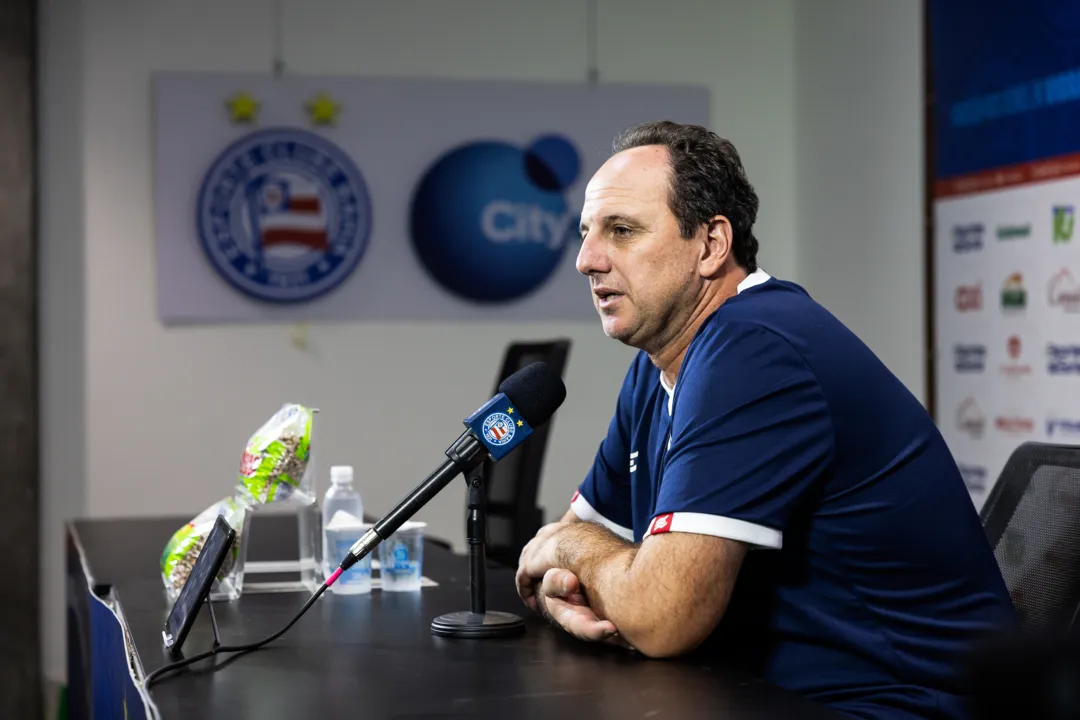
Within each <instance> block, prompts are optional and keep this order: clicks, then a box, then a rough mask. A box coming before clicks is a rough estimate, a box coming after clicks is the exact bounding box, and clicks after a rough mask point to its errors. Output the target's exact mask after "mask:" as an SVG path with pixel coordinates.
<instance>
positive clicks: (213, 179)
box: [197, 128, 371, 303]
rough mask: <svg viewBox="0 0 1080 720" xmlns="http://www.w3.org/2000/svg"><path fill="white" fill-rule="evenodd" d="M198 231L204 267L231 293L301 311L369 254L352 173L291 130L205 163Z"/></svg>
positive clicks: (357, 177) (360, 194) (345, 160)
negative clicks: (300, 306)
mask: <svg viewBox="0 0 1080 720" xmlns="http://www.w3.org/2000/svg"><path fill="white" fill-rule="evenodd" d="M197 205H198V209H197V227H198V234H199V239H200V241H201V243H202V247H203V251H204V252H205V253H206V257H207V259H208V260H209V261H210V265H211V266H212V267H213V268H214V270H216V271H217V273H218V274H219V275H220V276H221V277H222V278H223V279H224V280H225V281H226V282H228V283H229V284H230V285H232V286H233V287H234V288H236V289H237V290H239V291H241V292H243V293H245V294H247V295H249V296H250V297H253V298H255V299H257V300H263V301H268V302H276V303H300V302H305V301H309V300H312V299H314V298H317V297H319V296H321V295H324V294H326V293H328V292H330V291H331V290H333V289H334V288H336V287H337V286H338V285H340V284H341V283H342V282H344V281H345V280H346V279H347V278H348V277H349V276H350V275H351V274H352V272H353V271H354V270H355V269H356V267H357V265H358V264H359V263H360V259H361V258H362V257H363V255H364V251H365V250H366V249H367V245H368V236H369V233H370V231H371V205H370V200H369V196H368V190H367V186H366V184H365V183H364V178H363V176H362V175H361V174H360V170H359V169H358V168H357V167H356V165H355V164H353V161H352V160H351V159H350V158H349V156H348V155H347V154H345V152H344V151H343V150H341V149H340V148H339V147H338V146H337V145H335V144H334V143H332V142H331V141H330V140H328V139H326V138H324V137H322V136H321V135H318V134H316V133H313V132H309V131H307V130H302V129H298V128H277V129H268V130H259V131H256V132H252V133H249V134H248V135H245V136H243V137H241V138H240V139H239V140H237V141H236V142H234V143H233V144H232V145H230V146H229V147H227V148H226V149H225V150H224V151H223V152H221V154H219V155H218V157H217V158H216V159H215V160H214V162H213V163H211V165H210V168H209V169H208V170H207V172H206V174H205V175H204V177H203V181H202V187H201V189H200V190H199V195H198V203H197Z"/></svg>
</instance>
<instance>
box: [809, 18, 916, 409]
mask: <svg viewBox="0 0 1080 720" xmlns="http://www.w3.org/2000/svg"><path fill="white" fill-rule="evenodd" d="M920 5H921V3H920V2H917V1H916V0H903V1H900V2H898V1H897V0H888V1H886V0H875V1H873V2H868V1H867V0H814V1H813V2H798V3H796V4H795V18H796V24H795V25H796V34H795V48H796V51H795V58H796V60H795V67H796V74H795V79H796V81H795V87H796V94H795V98H796V104H795V110H796V119H797V122H796V134H795V139H796V146H797V148H798V153H797V166H798V183H797V187H798V230H797V233H798V243H799V278H800V280H801V282H802V283H803V284H804V286H805V287H806V288H807V289H808V290H809V291H810V293H811V294H812V295H813V296H814V297H815V298H816V299H817V300H818V301H819V302H821V303H822V304H823V305H825V307H827V308H829V309H830V310H832V311H833V313H834V314H836V315H837V316H838V317H839V318H840V319H841V320H843V321H844V322H845V323H846V324H847V325H848V327H850V328H851V329H852V330H853V331H854V332H855V333H856V334H857V335H858V336H859V337H861V338H862V339H863V340H864V341H865V342H866V343H867V344H868V345H869V346H870V347H871V349H873V350H874V352H876V353H877V355H878V356H879V357H881V358H882V359H883V360H884V361H885V363H886V364H887V365H888V366H889V367H890V369H891V370H892V371H893V372H894V373H896V374H897V376H899V378H900V379H901V380H902V381H904V383H905V384H906V385H907V387H908V389H910V390H911V391H912V392H913V393H915V395H916V397H918V398H919V399H920V400H922V401H923V402H925V401H926V388H925V385H926V356H925V352H926V351H927V348H926V339H925V321H924V309H925V289H924V287H923V277H924V266H923V256H924V252H923V238H924V231H923V223H922V217H923V185H924V181H923V174H922V172H923V170H922V168H923V134H922V132H923V130H922V39H921V38H922V25H921V23H922V14H921V8H920Z"/></svg>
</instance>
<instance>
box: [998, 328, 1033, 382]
mask: <svg viewBox="0 0 1080 720" xmlns="http://www.w3.org/2000/svg"><path fill="white" fill-rule="evenodd" d="M1005 350H1006V352H1007V353H1008V356H1009V361H1008V362H1006V363H1005V364H1003V365H1002V366H1001V374H1002V375H1005V376H1007V377H1013V378H1015V377H1024V376H1026V375H1030V374H1031V365H1028V364H1026V363H1021V362H1020V356H1021V355H1022V354H1023V352H1024V346H1023V343H1022V342H1021V341H1020V337H1019V336H1017V335H1013V336H1011V337H1010V338H1009V339H1008V340H1006V341H1005Z"/></svg>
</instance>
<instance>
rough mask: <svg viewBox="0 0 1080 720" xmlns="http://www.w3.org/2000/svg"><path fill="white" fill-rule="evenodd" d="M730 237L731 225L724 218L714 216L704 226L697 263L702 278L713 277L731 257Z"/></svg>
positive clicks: (731, 233) (731, 234)
mask: <svg viewBox="0 0 1080 720" xmlns="http://www.w3.org/2000/svg"><path fill="white" fill-rule="evenodd" d="M732 237H733V232H732V228H731V223H730V222H729V221H728V219H727V218H726V217H724V216H723V215H716V216H714V217H713V218H711V219H710V220H709V222H708V224H707V225H706V226H705V243H704V245H703V246H702V250H701V259H700V261H699V271H700V272H701V276H702V277H713V276H715V275H717V274H718V273H719V272H720V269H721V268H722V267H724V263H725V262H727V259H728V257H729V256H730V255H731V242H732Z"/></svg>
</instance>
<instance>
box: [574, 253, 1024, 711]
mask: <svg viewBox="0 0 1080 720" xmlns="http://www.w3.org/2000/svg"><path fill="white" fill-rule="evenodd" d="M571 507H572V508H573V510H574V512H575V513H576V514H577V515H578V517H580V518H582V519H583V520H592V521H596V522H600V523H602V524H604V525H606V526H607V527H608V528H610V529H611V530H613V531H614V532H616V533H619V534H620V535H622V536H623V537H626V538H628V539H632V540H633V541H635V542H639V541H641V540H642V539H643V538H645V537H647V536H648V535H650V534H658V533H666V532H691V533H700V534H705V535H714V536H717V537H722V538H728V539H731V540H738V541H742V542H744V543H747V544H748V545H750V546H751V550H750V552H748V553H747V556H746V560H745V561H744V563H743V567H742V570H741V571H740V573H739V576H738V579H737V582H736V585H735V589H734V592H733V594H732V598H731V602H730V604H729V606H728V610H727V612H726V613H725V616H724V619H723V620H722V621H721V623H720V625H719V626H718V628H717V629H716V631H715V632H714V633H713V635H712V636H711V637H710V638H709V640H708V641H706V643H705V644H704V645H703V647H702V648H699V652H703V653H708V654H712V653H719V654H722V656H723V657H724V658H725V659H728V660H730V661H734V662H735V663H737V665H738V666H740V667H742V668H743V669H745V670H747V671H749V672H752V673H754V674H757V675H760V676H763V677H765V678H766V679H767V680H769V681H772V682H774V683H776V684H778V685H781V686H783V687H786V688H789V689H792V690H795V691H797V692H800V693H802V694H804V695H806V696H808V697H810V698H813V699H816V700H818V701H820V702H823V703H826V704H829V705H831V706H833V707H835V708H836V709H838V710H841V711H844V712H847V713H850V714H852V715H855V716H857V717H865V718H886V717H887V718H915V717H918V718H931V717H932V718H960V717H964V716H965V714H966V713H965V710H964V702H963V694H964V690H963V672H964V663H965V661H966V653H967V652H968V651H969V649H970V648H971V646H972V644H973V643H974V642H976V641H978V640H979V639H981V638H982V637H983V636H984V635H985V634H987V633H991V632H993V631H995V630H997V629H1006V628H1007V629H1012V628H1013V627H1014V625H1015V622H1016V619H1015V615H1014V611H1013V607H1012V604H1011V602H1010V599H1009V595H1008V592H1007V591H1006V589H1005V584H1004V582H1003V581H1002V578H1001V574H1000V571H999V570H998V567H997V564H996V562H995V560H994V556H993V554H992V552H991V550H990V547H989V545H988V543H987V540H986V536H985V534H984V533H983V530H982V526H981V524H980V522H979V518H978V515H977V513H976V511H975V508H974V506H973V504H972V502H971V500H970V498H969V497H968V494H967V490H966V489H965V486H964V483H963V480H962V479H961V476H960V472H959V470H958V468H957V466H956V463H955V461H954V460H953V458H952V455H951V454H950V452H949V449H948V447H947V446H946V445H945V442H944V440H943V439H942V437H941V434H940V433H939V432H938V430H937V427H936V426H935V425H934V423H933V421H932V420H931V418H930V416H929V415H928V414H927V412H926V411H925V409H924V408H923V407H922V405H921V404H920V403H919V401H918V400H917V399H916V398H915V397H914V396H912V395H911V393H909V392H908V390H907V389H906V388H905V387H904V386H903V384H902V383H901V382H900V381H899V380H898V379H897V378H896V377H895V376H894V375H893V374H892V373H891V372H890V371H889V370H888V369H887V368H886V367H885V366H884V364H882V363H881V361H880V360H878V358H877V357H876V356H875V355H874V354H873V353H872V352H871V351H870V349H869V348H868V347H867V346H866V345H864V344H863V343H862V342H861V341H860V340H859V339H858V338H857V337H855V335H854V334H853V333H851V332H850V331H849V330H848V329H847V328H846V327H845V326H844V325H842V324H841V323H840V322H839V321H838V320H837V319H836V318H835V317H833V316H832V315H831V314H829V312H828V311H827V310H825V309H824V308H823V307H821V306H820V305H818V304H817V303H816V302H814V301H813V300H812V299H811V298H810V296H809V295H808V294H807V293H806V292H805V291H804V290H803V289H802V288H800V287H799V286H797V285H795V284H793V283H789V282H782V281H779V280H776V279H774V278H770V277H769V276H768V275H766V274H765V273H763V272H761V271H759V272H757V273H754V274H753V275H751V276H750V277H748V278H747V279H746V280H745V281H744V282H743V283H742V284H741V285H740V286H739V293H738V294H737V295H736V296H734V297H732V298H729V299H728V300H727V301H725V302H724V304H723V305H722V306H721V307H720V308H719V309H718V310H717V311H716V312H715V313H713V315H712V316H710V317H709V318H708V319H707V320H706V321H705V322H704V323H703V324H702V326H701V328H700V329H699V330H698V332H697V334H696V335H695V336H694V339H693V341H692V342H691V343H690V346H689V348H688V349H687V352H686V356H685V358H684V360H683V363H682V367H681V369H680V372H679V376H678V381H677V383H676V387H675V388H674V389H673V390H672V391H670V392H669V389H668V388H665V387H664V386H663V383H662V381H661V377H660V372H659V370H657V368H656V367H655V366H653V365H652V363H651V362H650V361H649V359H648V357H647V356H646V355H645V354H644V353H642V354H640V355H639V356H638V357H637V359H636V360H635V361H634V363H633V365H631V367H630V370H629V372H628V373H627V375H626V380H625V382H624V383H623V387H622V391H621V393H620V395H619V401H618V406H617V410H616V413H615V417H614V419H613V420H612V422H611V426H610V428H609V430H608V435H607V437H606V438H605V439H604V441H603V443H602V444H601V446H600V449H599V451H598V452H597V454H596V460H595V463H594V465H593V468H592V470H591V471H590V472H589V474H588V477H587V478H586V479H585V481H584V482H583V483H582V484H581V486H580V488H579V489H578V492H577V493H576V494H575V496H574V499H573V501H572V503H571Z"/></svg>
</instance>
